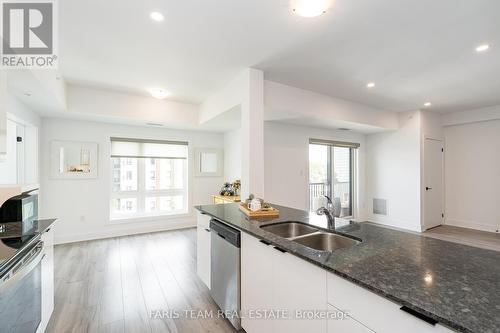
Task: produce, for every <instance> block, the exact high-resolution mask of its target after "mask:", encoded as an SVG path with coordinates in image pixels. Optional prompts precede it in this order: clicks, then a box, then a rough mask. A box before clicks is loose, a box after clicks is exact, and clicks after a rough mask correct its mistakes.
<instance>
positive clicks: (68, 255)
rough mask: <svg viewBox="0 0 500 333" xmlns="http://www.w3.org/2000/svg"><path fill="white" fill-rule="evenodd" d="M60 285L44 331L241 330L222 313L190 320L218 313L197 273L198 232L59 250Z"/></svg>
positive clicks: (75, 245) (57, 281) (57, 283)
mask: <svg viewBox="0 0 500 333" xmlns="http://www.w3.org/2000/svg"><path fill="white" fill-rule="evenodd" d="M55 288H56V290H55V309H54V313H53V315H52V318H51V320H50V322H49V326H48V328H47V331H46V332H54V333H66V332H138V333H142V332H178V333H198V332H214V333H215V332H217V333H218V332H221V333H225V332H236V331H235V330H234V329H233V327H232V326H231V325H230V323H229V322H228V321H227V320H226V319H223V318H218V317H217V316H214V317H213V318H207V319H204V318H195V319H188V318H186V316H185V312H184V310H194V311H193V312H189V313H190V316H191V317H193V316H194V317H197V316H198V315H200V314H201V312H198V311H203V312H205V310H209V311H210V310H212V311H213V312H214V313H215V314H216V312H217V310H218V308H217V306H216V304H215V303H214V302H213V300H212V299H211V297H210V295H209V293H208V289H207V287H206V286H205V285H204V284H203V283H202V282H201V280H200V279H199V278H198V276H197V275H196V230H195V229H184V230H176V231H168V232H160V233H151V234H143V235H134V236H126V237H120V238H110V239H103V240H95V241H88V242H80V243H72V244H66V245H59V246H56V247H55ZM155 310H160V311H165V312H161V313H162V314H164V315H165V314H170V316H168V315H165V316H164V318H163V319H154V318H151V317H150V314H151V311H155ZM158 313H159V312H155V314H158ZM176 313H177V314H180V318H168V317H175V316H176Z"/></svg>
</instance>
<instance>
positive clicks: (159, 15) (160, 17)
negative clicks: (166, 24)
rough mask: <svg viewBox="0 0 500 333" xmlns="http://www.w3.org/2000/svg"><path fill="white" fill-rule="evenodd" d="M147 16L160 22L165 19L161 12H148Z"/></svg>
mask: <svg viewBox="0 0 500 333" xmlns="http://www.w3.org/2000/svg"><path fill="white" fill-rule="evenodd" d="M149 17H151V19H152V20H153V21H156V22H161V21H163V20H164V19H165V16H163V14H162V13H160V12H151V14H149Z"/></svg>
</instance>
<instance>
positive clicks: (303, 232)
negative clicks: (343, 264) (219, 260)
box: [261, 222, 360, 252]
mask: <svg viewBox="0 0 500 333" xmlns="http://www.w3.org/2000/svg"><path fill="white" fill-rule="evenodd" d="M261 228H262V229H264V230H265V231H268V232H270V233H273V234H275V235H277V236H280V237H283V238H286V239H289V240H291V241H294V242H297V243H299V244H302V245H304V246H307V247H309V248H312V249H315V250H318V251H327V252H333V251H335V250H338V249H342V248H346V247H350V246H353V245H356V244H359V243H360V241H359V240H356V239H353V238H350V237H346V236H342V235H339V234H336V233H332V232H325V231H322V230H321V229H319V228H315V227H313V226H310V225H307V224H303V223H299V222H280V223H275V224H268V225H263V226H261Z"/></svg>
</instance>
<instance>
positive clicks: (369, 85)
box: [366, 82, 375, 88]
mask: <svg viewBox="0 0 500 333" xmlns="http://www.w3.org/2000/svg"><path fill="white" fill-rule="evenodd" d="M366 87H367V88H373V87H375V82H370V83H368V84H367V85H366Z"/></svg>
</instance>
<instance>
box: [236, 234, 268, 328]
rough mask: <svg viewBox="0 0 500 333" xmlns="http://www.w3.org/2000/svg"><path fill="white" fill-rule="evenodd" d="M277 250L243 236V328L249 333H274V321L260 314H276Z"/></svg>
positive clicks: (255, 239)
mask: <svg viewBox="0 0 500 333" xmlns="http://www.w3.org/2000/svg"><path fill="white" fill-rule="evenodd" d="M273 253H274V249H273V248H272V247H270V246H267V245H265V244H263V243H261V242H260V241H259V240H258V239H257V238H255V237H253V236H250V235H248V234H246V233H244V232H242V233H241V314H242V319H241V326H242V327H243V328H244V329H245V331H246V332H247V333H261V332H262V333H263V332H272V321H271V320H269V319H266V318H257V315H258V314H262V312H260V313H258V312H257V311H269V310H272V304H273V297H272V292H273V290H272V280H273V262H272V256H273Z"/></svg>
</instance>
